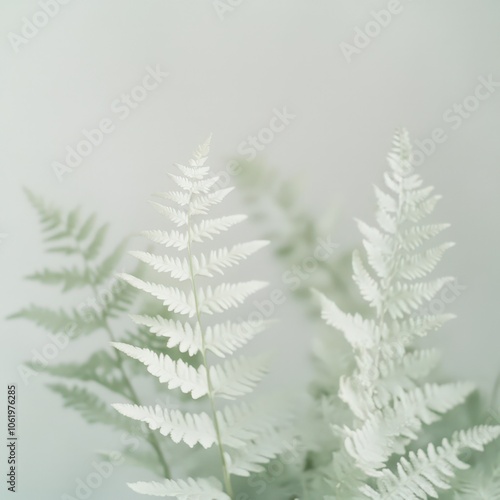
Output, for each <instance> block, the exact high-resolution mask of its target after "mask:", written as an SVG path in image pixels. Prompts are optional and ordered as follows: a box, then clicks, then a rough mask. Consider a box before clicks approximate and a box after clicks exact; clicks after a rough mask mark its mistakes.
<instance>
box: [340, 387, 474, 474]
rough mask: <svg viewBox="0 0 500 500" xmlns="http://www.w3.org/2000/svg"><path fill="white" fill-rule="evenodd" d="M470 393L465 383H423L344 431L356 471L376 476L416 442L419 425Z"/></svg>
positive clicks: (432, 419)
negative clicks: (356, 466) (388, 463)
mask: <svg viewBox="0 0 500 500" xmlns="http://www.w3.org/2000/svg"><path fill="white" fill-rule="evenodd" d="M473 390H474V386H473V385H472V384H469V383H456V384H445V385H437V384H426V385H425V386H424V387H423V388H416V389H412V390H410V391H408V392H405V391H401V390H400V393H399V395H398V396H397V397H396V398H395V400H394V403H393V404H392V405H391V406H388V407H385V408H383V409H381V410H379V411H377V412H375V413H373V414H372V415H371V416H370V417H369V418H368V419H367V420H366V421H365V422H364V424H363V426H362V427H360V428H359V429H356V430H355V431H352V430H350V429H346V434H347V437H346V440H345V447H346V450H347V452H348V453H349V454H350V455H351V456H352V457H353V458H354V459H355V460H356V463H357V465H358V467H359V468H360V469H362V470H363V471H364V472H365V473H366V474H368V475H369V476H377V475H378V474H379V472H378V470H379V469H381V468H383V467H384V466H385V463H386V461H387V460H388V459H389V457H390V456H391V455H392V454H393V453H398V454H400V455H401V454H403V453H404V450H405V446H406V445H407V444H409V443H410V442H411V441H413V440H415V439H417V432H419V431H420V430H421V428H422V425H423V424H426V425H430V424H432V423H434V422H436V421H437V420H439V418H440V416H439V415H440V414H443V413H446V412H447V411H449V410H451V409H452V408H454V407H456V406H457V405H459V404H461V403H463V402H464V401H465V399H466V398H467V396H468V395H469V394H470V393H471V392H472V391H473Z"/></svg>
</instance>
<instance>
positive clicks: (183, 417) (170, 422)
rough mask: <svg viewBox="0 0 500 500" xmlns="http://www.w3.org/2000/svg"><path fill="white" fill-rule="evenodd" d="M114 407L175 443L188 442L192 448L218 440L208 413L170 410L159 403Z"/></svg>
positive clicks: (118, 405) (204, 446) (209, 444)
mask: <svg viewBox="0 0 500 500" xmlns="http://www.w3.org/2000/svg"><path fill="white" fill-rule="evenodd" d="M113 408H114V409H115V410H117V411H118V412H119V413H121V414H122V415H125V416H126V417H129V418H132V419H134V420H139V421H141V422H145V423H146V424H148V425H149V428H150V429H152V430H157V429H158V430H159V431H160V432H161V434H163V435H164V436H170V438H171V439H172V441H173V442H174V443H180V442H183V443H186V444H187V445H188V446H189V447H190V448H192V447H193V446H194V445H196V444H200V445H201V446H203V448H210V447H211V446H213V445H214V444H215V443H216V442H217V437H216V434H215V428H214V425H213V423H212V419H211V418H210V417H209V416H208V414H207V413H205V412H203V413H194V414H193V413H182V412H181V411H179V410H168V409H166V408H161V407H160V406H159V405H156V406H155V407H154V408H153V407H151V406H150V407H146V406H138V405H130V404H114V405H113Z"/></svg>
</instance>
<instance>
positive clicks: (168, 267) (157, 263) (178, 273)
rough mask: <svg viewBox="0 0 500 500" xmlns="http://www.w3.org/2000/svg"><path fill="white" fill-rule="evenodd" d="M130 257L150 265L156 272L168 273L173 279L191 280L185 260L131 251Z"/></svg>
mask: <svg viewBox="0 0 500 500" xmlns="http://www.w3.org/2000/svg"><path fill="white" fill-rule="evenodd" d="M129 253H130V255H132V256H134V257H136V258H137V259H139V260H141V261H142V262H144V263H146V264H149V265H150V266H151V267H152V268H153V269H154V270H155V271H158V272H160V273H168V274H170V276H172V278H175V279H178V280H179V281H185V280H187V279H189V278H190V272H189V263H188V261H187V260H186V259H185V258H182V259H181V258H179V257H169V256H168V255H155V254H153V253H149V252H142V251H131V252H129Z"/></svg>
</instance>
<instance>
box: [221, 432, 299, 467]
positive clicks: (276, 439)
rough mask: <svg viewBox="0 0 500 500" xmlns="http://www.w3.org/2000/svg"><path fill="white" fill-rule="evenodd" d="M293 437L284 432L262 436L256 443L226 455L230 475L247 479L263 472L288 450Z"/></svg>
mask: <svg viewBox="0 0 500 500" xmlns="http://www.w3.org/2000/svg"><path fill="white" fill-rule="evenodd" d="M292 440H293V437H292V436H291V435H290V434H289V433H286V432H284V431H282V432H279V431H272V432H269V433H266V434H264V435H263V436H261V437H260V439H259V440H258V441H257V442H253V443H252V442H251V443H249V444H248V445H247V446H246V447H244V448H238V449H236V450H231V451H230V452H228V453H227V454H226V459H227V461H228V463H229V471H230V472H231V474H234V475H236V476H241V477H248V476H250V475H251V474H252V473H259V472H262V471H264V470H265V469H264V465H265V464H266V463H268V462H269V461H270V460H272V459H273V458H276V457H278V456H279V455H280V454H281V453H283V452H284V451H285V450H287V449H289V448H290V444H291V442H292Z"/></svg>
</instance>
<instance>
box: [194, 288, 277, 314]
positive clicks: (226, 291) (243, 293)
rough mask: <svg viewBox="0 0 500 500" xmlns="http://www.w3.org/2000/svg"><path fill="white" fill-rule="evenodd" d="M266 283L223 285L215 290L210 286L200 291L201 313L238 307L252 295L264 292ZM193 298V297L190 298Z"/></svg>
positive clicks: (218, 311)
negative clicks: (260, 291)
mask: <svg viewBox="0 0 500 500" xmlns="http://www.w3.org/2000/svg"><path fill="white" fill-rule="evenodd" d="M267 285H268V284H267V283H266V282H265V281H246V282H243V283H222V284H221V285H217V286H216V287H215V288H212V287H211V286H208V287H206V288H200V289H199V290H198V300H199V304H200V305H199V307H200V311H201V312H203V313H205V314H214V313H221V312H223V311H226V310H227V309H229V308H231V307H236V306H238V305H240V304H243V302H244V301H245V300H246V299H247V298H248V297H249V296H250V295H252V294H254V293H256V292H258V291H259V290H262V289H263V288H264V287H266V286H267ZM190 297H191V296H190Z"/></svg>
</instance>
